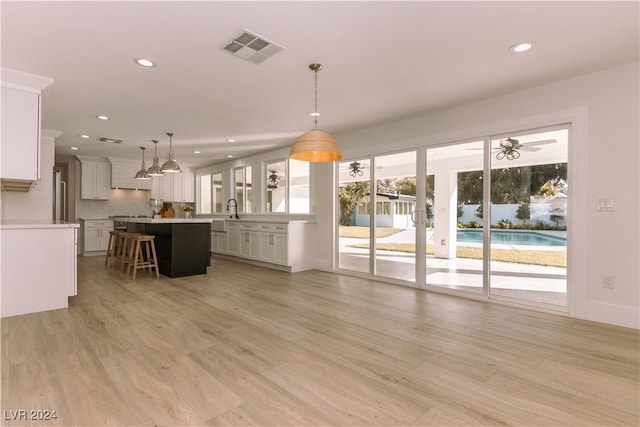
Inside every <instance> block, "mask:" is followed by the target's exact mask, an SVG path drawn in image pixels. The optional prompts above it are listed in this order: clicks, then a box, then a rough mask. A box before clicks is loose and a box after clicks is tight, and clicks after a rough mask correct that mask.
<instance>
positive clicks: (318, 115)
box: [309, 111, 320, 117]
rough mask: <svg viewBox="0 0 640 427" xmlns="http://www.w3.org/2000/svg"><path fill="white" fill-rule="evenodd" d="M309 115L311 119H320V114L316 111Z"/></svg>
mask: <svg viewBox="0 0 640 427" xmlns="http://www.w3.org/2000/svg"><path fill="white" fill-rule="evenodd" d="M309 115H310V116H311V117H320V113H318V112H317V111H313V112H311V113H309Z"/></svg>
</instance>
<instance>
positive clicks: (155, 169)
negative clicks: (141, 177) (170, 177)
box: [147, 139, 164, 176]
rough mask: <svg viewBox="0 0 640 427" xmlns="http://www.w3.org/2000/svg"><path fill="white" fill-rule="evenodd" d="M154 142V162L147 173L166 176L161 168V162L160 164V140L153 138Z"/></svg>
mask: <svg viewBox="0 0 640 427" xmlns="http://www.w3.org/2000/svg"><path fill="white" fill-rule="evenodd" d="M151 142H153V164H152V165H151V167H150V168H149V169H148V170H147V175H149V176H164V172H162V170H161V169H160V164H158V140H157V139H152V140H151Z"/></svg>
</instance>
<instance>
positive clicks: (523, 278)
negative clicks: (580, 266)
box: [489, 127, 570, 308]
mask: <svg viewBox="0 0 640 427" xmlns="http://www.w3.org/2000/svg"><path fill="white" fill-rule="evenodd" d="M568 139H569V130H568V129H567V128H566V127H561V128H558V129H549V130H545V131H540V132H527V133H520V134H512V135H505V136H501V137H495V138H492V140H491V150H492V154H491V157H490V163H491V196H490V197H491V265H490V271H491V276H490V281H489V283H490V294H491V296H492V297H496V298H509V299H517V300H522V301H526V302H529V303H534V304H536V305H543V306H549V307H550V308H555V307H566V305H567V228H568V205H569V203H568V202H569V197H570V192H569V183H568Z"/></svg>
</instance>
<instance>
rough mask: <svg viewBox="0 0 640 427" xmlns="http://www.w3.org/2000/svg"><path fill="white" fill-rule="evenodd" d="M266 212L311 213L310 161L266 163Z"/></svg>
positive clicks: (286, 160)
mask: <svg viewBox="0 0 640 427" xmlns="http://www.w3.org/2000/svg"><path fill="white" fill-rule="evenodd" d="M265 187H266V190H267V195H266V199H265V200H266V206H265V211H266V212H283V213H286V212H288V213H309V211H310V207H309V206H310V203H309V199H310V197H309V162H304V161H300V160H295V159H285V160H278V161H273V162H271V163H267V165H266V176H265Z"/></svg>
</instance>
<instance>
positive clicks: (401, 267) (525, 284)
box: [339, 229, 567, 306]
mask: <svg viewBox="0 0 640 427" xmlns="http://www.w3.org/2000/svg"><path fill="white" fill-rule="evenodd" d="M427 232H428V233H431V235H430V236H429V235H428V237H431V239H432V242H433V237H432V236H433V234H432V233H433V231H432V230H427ZM377 242H378V243H414V242H415V229H407V230H403V231H400V232H398V233H395V234H393V235H391V236H388V237H383V238H378V239H377ZM362 243H367V239H357V238H346V237H341V238H340V239H339V267H340V268H341V269H347V270H355V271H358V272H362V273H367V274H368V272H369V250H368V249H360V248H354V247H351V246H352V245H354V244H362ZM428 243H429V240H428V239H427V244H428ZM459 245H460V246H476V247H481V246H482V244H474V243H464V244H459ZM492 247H493V248H504V249H509V248H511V249H518V250H523V249H524V248H528V249H531V250H534V249H535V250H539V249H540V248H538V247H537V246H528V247H527V246H524V247H523V246H514V245H496V244H494V245H492ZM545 249H547V248H545ZM553 249H555V250H558V249H559V248H557V247H556V248H553ZM415 259H416V257H415V255H414V254H413V253H402V252H395V251H383V250H378V251H376V265H375V267H376V275H378V276H383V277H389V278H394V279H399V280H406V281H410V282H416V278H415ZM426 262H427V277H426V283H427V284H428V285H433V286H442V287H447V288H451V289H464V290H467V291H470V292H481V291H482V280H483V278H482V260H478V259H469V258H452V259H442V258H435V257H434V256H432V255H428V256H426ZM491 270H492V274H491V278H490V280H491V292H492V294H493V295H501V296H506V297H516V298H525V299H527V300H530V301H536V302H542V303H546V304H552V305H558V306H566V304H567V300H566V286H567V282H566V269H564V268H558V267H546V266H539V265H531V264H516V263H507V262H499V261H493V262H492V263H491Z"/></svg>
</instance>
